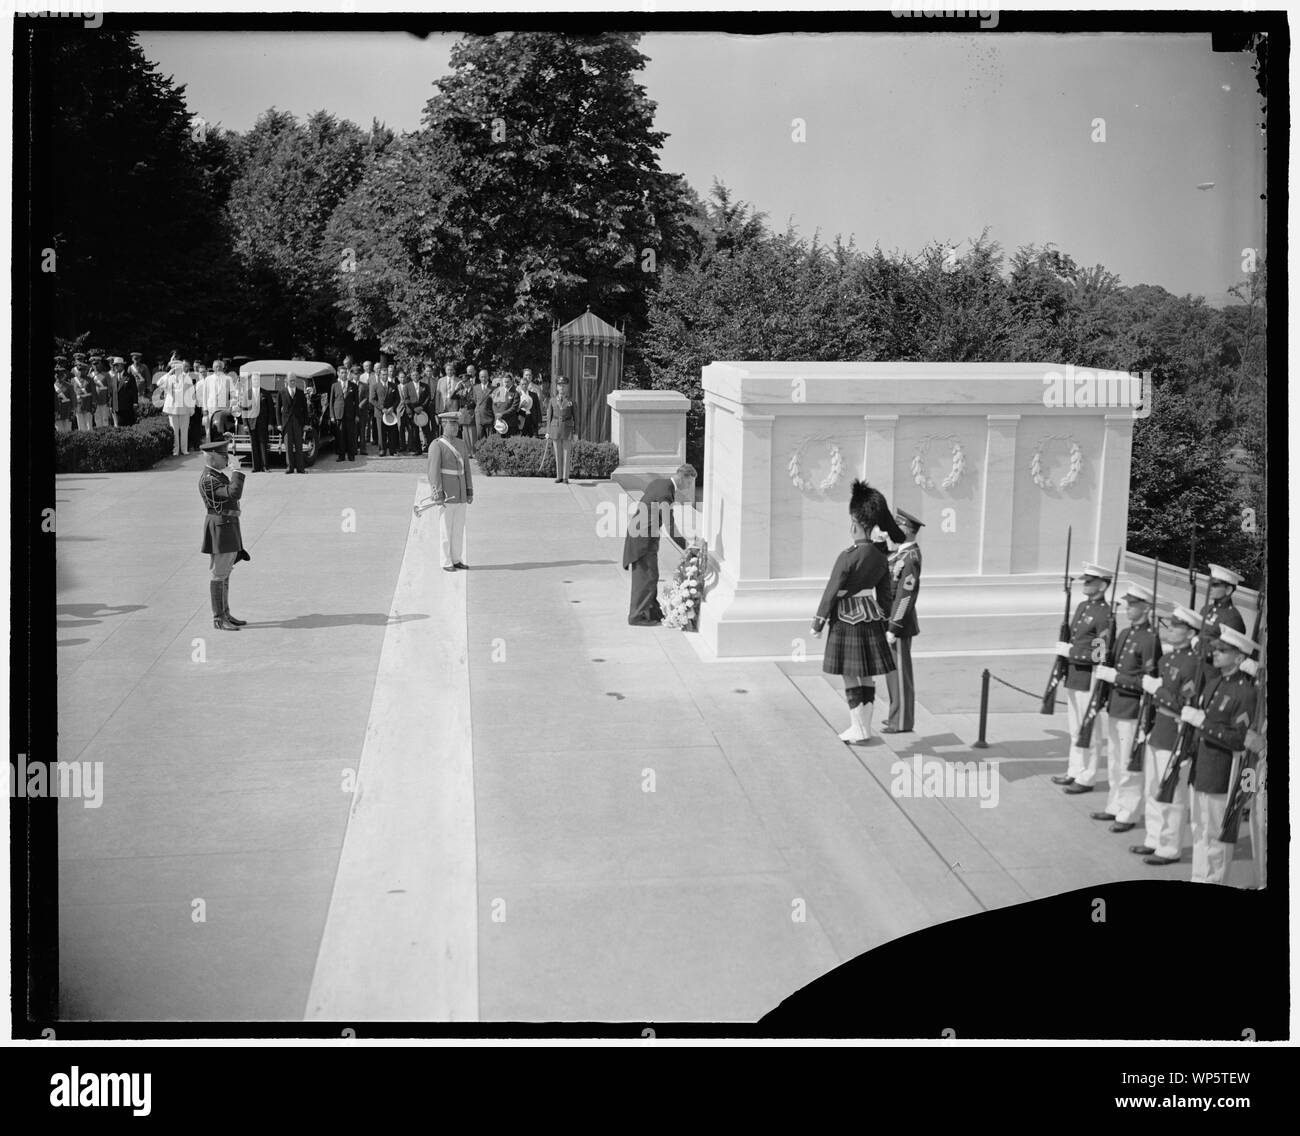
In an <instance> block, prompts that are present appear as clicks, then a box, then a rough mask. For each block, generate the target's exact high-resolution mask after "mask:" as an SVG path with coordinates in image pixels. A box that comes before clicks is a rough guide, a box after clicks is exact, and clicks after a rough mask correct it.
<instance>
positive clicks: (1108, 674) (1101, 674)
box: [1093, 667, 1116, 686]
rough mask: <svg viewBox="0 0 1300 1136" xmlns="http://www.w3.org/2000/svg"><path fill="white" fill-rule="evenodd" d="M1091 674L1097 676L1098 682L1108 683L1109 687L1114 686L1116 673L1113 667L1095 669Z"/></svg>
mask: <svg viewBox="0 0 1300 1136" xmlns="http://www.w3.org/2000/svg"><path fill="white" fill-rule="evenodd" d="M1093 674H1095V675H1096V676H1097V681H1098V682H1108V683H1110V684H1111V686H1114V685H1115V678H1116V671H1115V668H1114V667H1097V668H1096V669H1095V670H1094V671H1093Z"/></svg>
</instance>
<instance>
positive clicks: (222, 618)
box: [208, 580, 239, 631]
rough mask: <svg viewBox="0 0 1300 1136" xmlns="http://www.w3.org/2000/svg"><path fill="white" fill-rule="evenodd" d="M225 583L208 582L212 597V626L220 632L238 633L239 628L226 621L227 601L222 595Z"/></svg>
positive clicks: (220, 581) (222, 581)
mask: <svg viewBox="0 0 1300 1136" xmlns="http://www.w3.org/2000/svg"><path fill="white" fill-rule="evenodd" d="M224 583H225V581H224V580H210V581H208V589H209V591H210V592H211V595H212V626H213V627H214V628H216V629H217V630H218V631H238V630H239V628H238V627H236V626H235V625H234V624H233V623H230V622H229V621H228V620H227V619H226V610H225V599H224V598H223V595H222V593H223V590H224V589H223V588H222V585H223V584H224Z"/></svg>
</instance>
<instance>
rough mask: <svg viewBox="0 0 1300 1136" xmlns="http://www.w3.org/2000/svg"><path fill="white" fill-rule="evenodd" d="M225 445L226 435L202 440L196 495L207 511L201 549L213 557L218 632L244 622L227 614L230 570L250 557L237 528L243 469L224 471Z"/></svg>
mask: <svg viewBox="0 0 1300 1136" xmlns="http://www.w3.org/2000/svg"><path fill="white" fill-rule="evenodd" d="M228 447H229V440H228V439H226V438H222V439H221V440H220V441H219V442H204V443H203V445H202V446H201V447H200V448H201V449H202V450H203V452H204V454H205V455H206V456H207V465H206V466H204V469H203V472H202V473H201V474H200V475H199V496H200V497H201V498H202V499H203V506H204V508H205V509H206V510H207V517H206V518H205V519H204V522H203V547H202V548H201V549H200V551H201V552H206V553H208V554H209V555H210V556H211V557H212V580H211V581H210V583H209V585H208V587H209V593H210V595H211V597H212V626H213V627H214V628H216V629H217V630H218V631H238V630H239V629H240V628H241V627H243V626H244V624H245V623H246V622H247V620H243V619H236V618H235V617H234V616H233V615H231V614H230V572H231V570H232V569H233V568H234V567H235V565H236V564H237V563H238V562H239V561H241V560H251V559H252V557H251V556H249V555H248V553H247V552H245V551H244V541H243V537H242V536H241V534H240V531H239V499H240V497H242V496H243V493H244V472H243V470H238V469H236V470H232V471H231V473H230V474H229V475H227V474H226V472H225V470H226V465H227V464H228V463H229V461H230V455H229V449H228Z"/></svg>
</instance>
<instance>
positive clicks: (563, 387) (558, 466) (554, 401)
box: [546, 375, 578, 485]
mask: <svg viewBox="0 0 1300 1136" xmlns="http://www.w3.org/2000/svg"><path fill="white" fill-rule="evenodd" d="M577 432H578V418H577V413H576V411H575V409H574V405H573V399H571V398H570V397H569V380H568V379H566V378H565V377H564V376H563V375H560V376H559V377H558V378H557V379H556V380H555V394H554V395H553V396H552V398H551V401H550V403H549V404H548V405H547V408H546V440H547V441H548V442H550V443H551V448H552V449H553V450H554V451H555V484H556V485H560V484H564V485H568V484H569V451H570V450H571V449H572V448H573V443H574V442H575V441H576V440H577Z"/></svg>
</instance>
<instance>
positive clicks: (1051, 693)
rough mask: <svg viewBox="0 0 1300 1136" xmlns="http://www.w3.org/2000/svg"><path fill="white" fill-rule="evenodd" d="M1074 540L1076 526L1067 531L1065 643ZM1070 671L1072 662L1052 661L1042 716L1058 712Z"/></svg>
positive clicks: (1065, 640)
mask: <svg viewBox="0 0 1300 1136" xmlns="http://www.w3.org/2000/svg"><path fill="white" fill-rule="evenodd" d="M1073 539H1074V526H1073V525H1071V526H1070V527H1069V528H1068V529H1066V531H1065V583H1064V587H1065V614H1064V615H1063V616H1062V617H1061V633H1060V635H1058V636H1057V638H1058V639H1059V640H1060V641H1061V642H1063V643H1068V642H1069V641H1070V602H1071V600H1072V598H1073V597H1072V595H1071V590H1072V587H1073V584H1074V581H1072V580H1071V579H1070V542H1071V541H1072V540H1073ZM1069 669H1070V661H1069V660H1068V659H1063V658H1061V656H1060V655H1057V656H1056V657H1055V658H1054V659H1053V660H1052V673H1051V675H1049V676H1048V679H1047V690H1046V691H1044V693H1043V704H1042V706H1040V707H1039V708H1038V712H1039V713H1040V714H1051V713H1053V712H1054V711H1055V710H1056V691H1057V688H1058V687H1059V686H1060V685H1061V683H1062V682H1064V681H1065V676H1066V673H1067V672H1068V671H1069Z"/></svg>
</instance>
